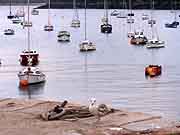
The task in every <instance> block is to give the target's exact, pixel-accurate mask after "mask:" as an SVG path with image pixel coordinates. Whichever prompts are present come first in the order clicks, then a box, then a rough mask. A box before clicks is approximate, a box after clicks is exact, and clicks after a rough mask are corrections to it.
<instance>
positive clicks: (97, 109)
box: [89, 98, 111, 121]
mask: <svg viewBox="0 0 180 135" xmlns="http://www.w3.org/2000/svg"><path fill="white" fill-rule="evenodd" d="M110 111H111V109H109V108H108V107H107V106H106V105H105V104H100V105H97V104H96V99H95V98H91V100H90V105H89V112H90V113H91V114H93V115H94V116H95V117H96V118H97V121H100V118H101V117H102V116H104V115H106V114H107V113H109V112H110Z"/></svg>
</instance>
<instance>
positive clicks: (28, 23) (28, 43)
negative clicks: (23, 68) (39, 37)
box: [28, 0, 30, 52]
mask: <svg viewBox="0 0 180 135" xmlns="http://www.w3.org/2000/svg"><path fill="white" fill-rule="evenodd" d="M29 23H30V22H29V0H28V24H29ZM28 52H30V28H29V27H28Z"/></svg>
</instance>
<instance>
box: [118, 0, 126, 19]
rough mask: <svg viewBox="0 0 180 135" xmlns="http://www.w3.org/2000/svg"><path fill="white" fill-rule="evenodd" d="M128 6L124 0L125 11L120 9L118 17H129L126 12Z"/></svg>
mask: <svg viewBox="0 0 180 135" xmlns="http://www.w3.org/2000/svg"><path fill="white" fill-rule="evenodd" d="M125 8H126V2H125V0H123V11H119V14H118V15H117V16H116V17H117V18H127V15H126V13H125Z"/></svg>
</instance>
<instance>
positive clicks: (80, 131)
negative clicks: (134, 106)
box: [0, 98, 180, 135]
mask: <svg viewBox="0 0 180 135" xmlns="http://www.w3.org/2000/svg"><path fill="white" fill-rule="evenodd" d="M58 104H61V103H60V102H56V101H42V100H23V99H11V98H8V99H2V100H0V129H1V132H0V135H5V134H7V135H25V134H26V135H125V134H126V135H136V134H147V135H172V134H173V135H176V134H177V135H178V134H180V123H179V122H175V121H171V120H167V119H163V118H162V117H161V116H152V115H151V114H145V113H140V112H128V111H126V110H117V111H115V112H114V113H111V114H108V115H106V116H104V117H102V118H101V120H100V121H99V122H97V121H96V118H95V117H89V118H82V119H78V120H76V121H74V120H72V119H66V120H53V121H45V120H43V119H42V118H41V117H40V116H41V114H43V113H45V112H47V111H48V110H51V109H52V108H54V107H55V106H56V105H58ZM68 106H81V105H77V104H71V103H68V105H67V107H68Z"/></svg>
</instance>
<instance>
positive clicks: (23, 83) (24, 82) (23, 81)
mask: <svg viewBox="0 0 180 135" xmlns="http://www.w3.org/2000/svg"><path fill="white" fill-rule="evenodd" d="M20 85H21V86H27V85H28V80H21V81H20Z"/></svg>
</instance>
